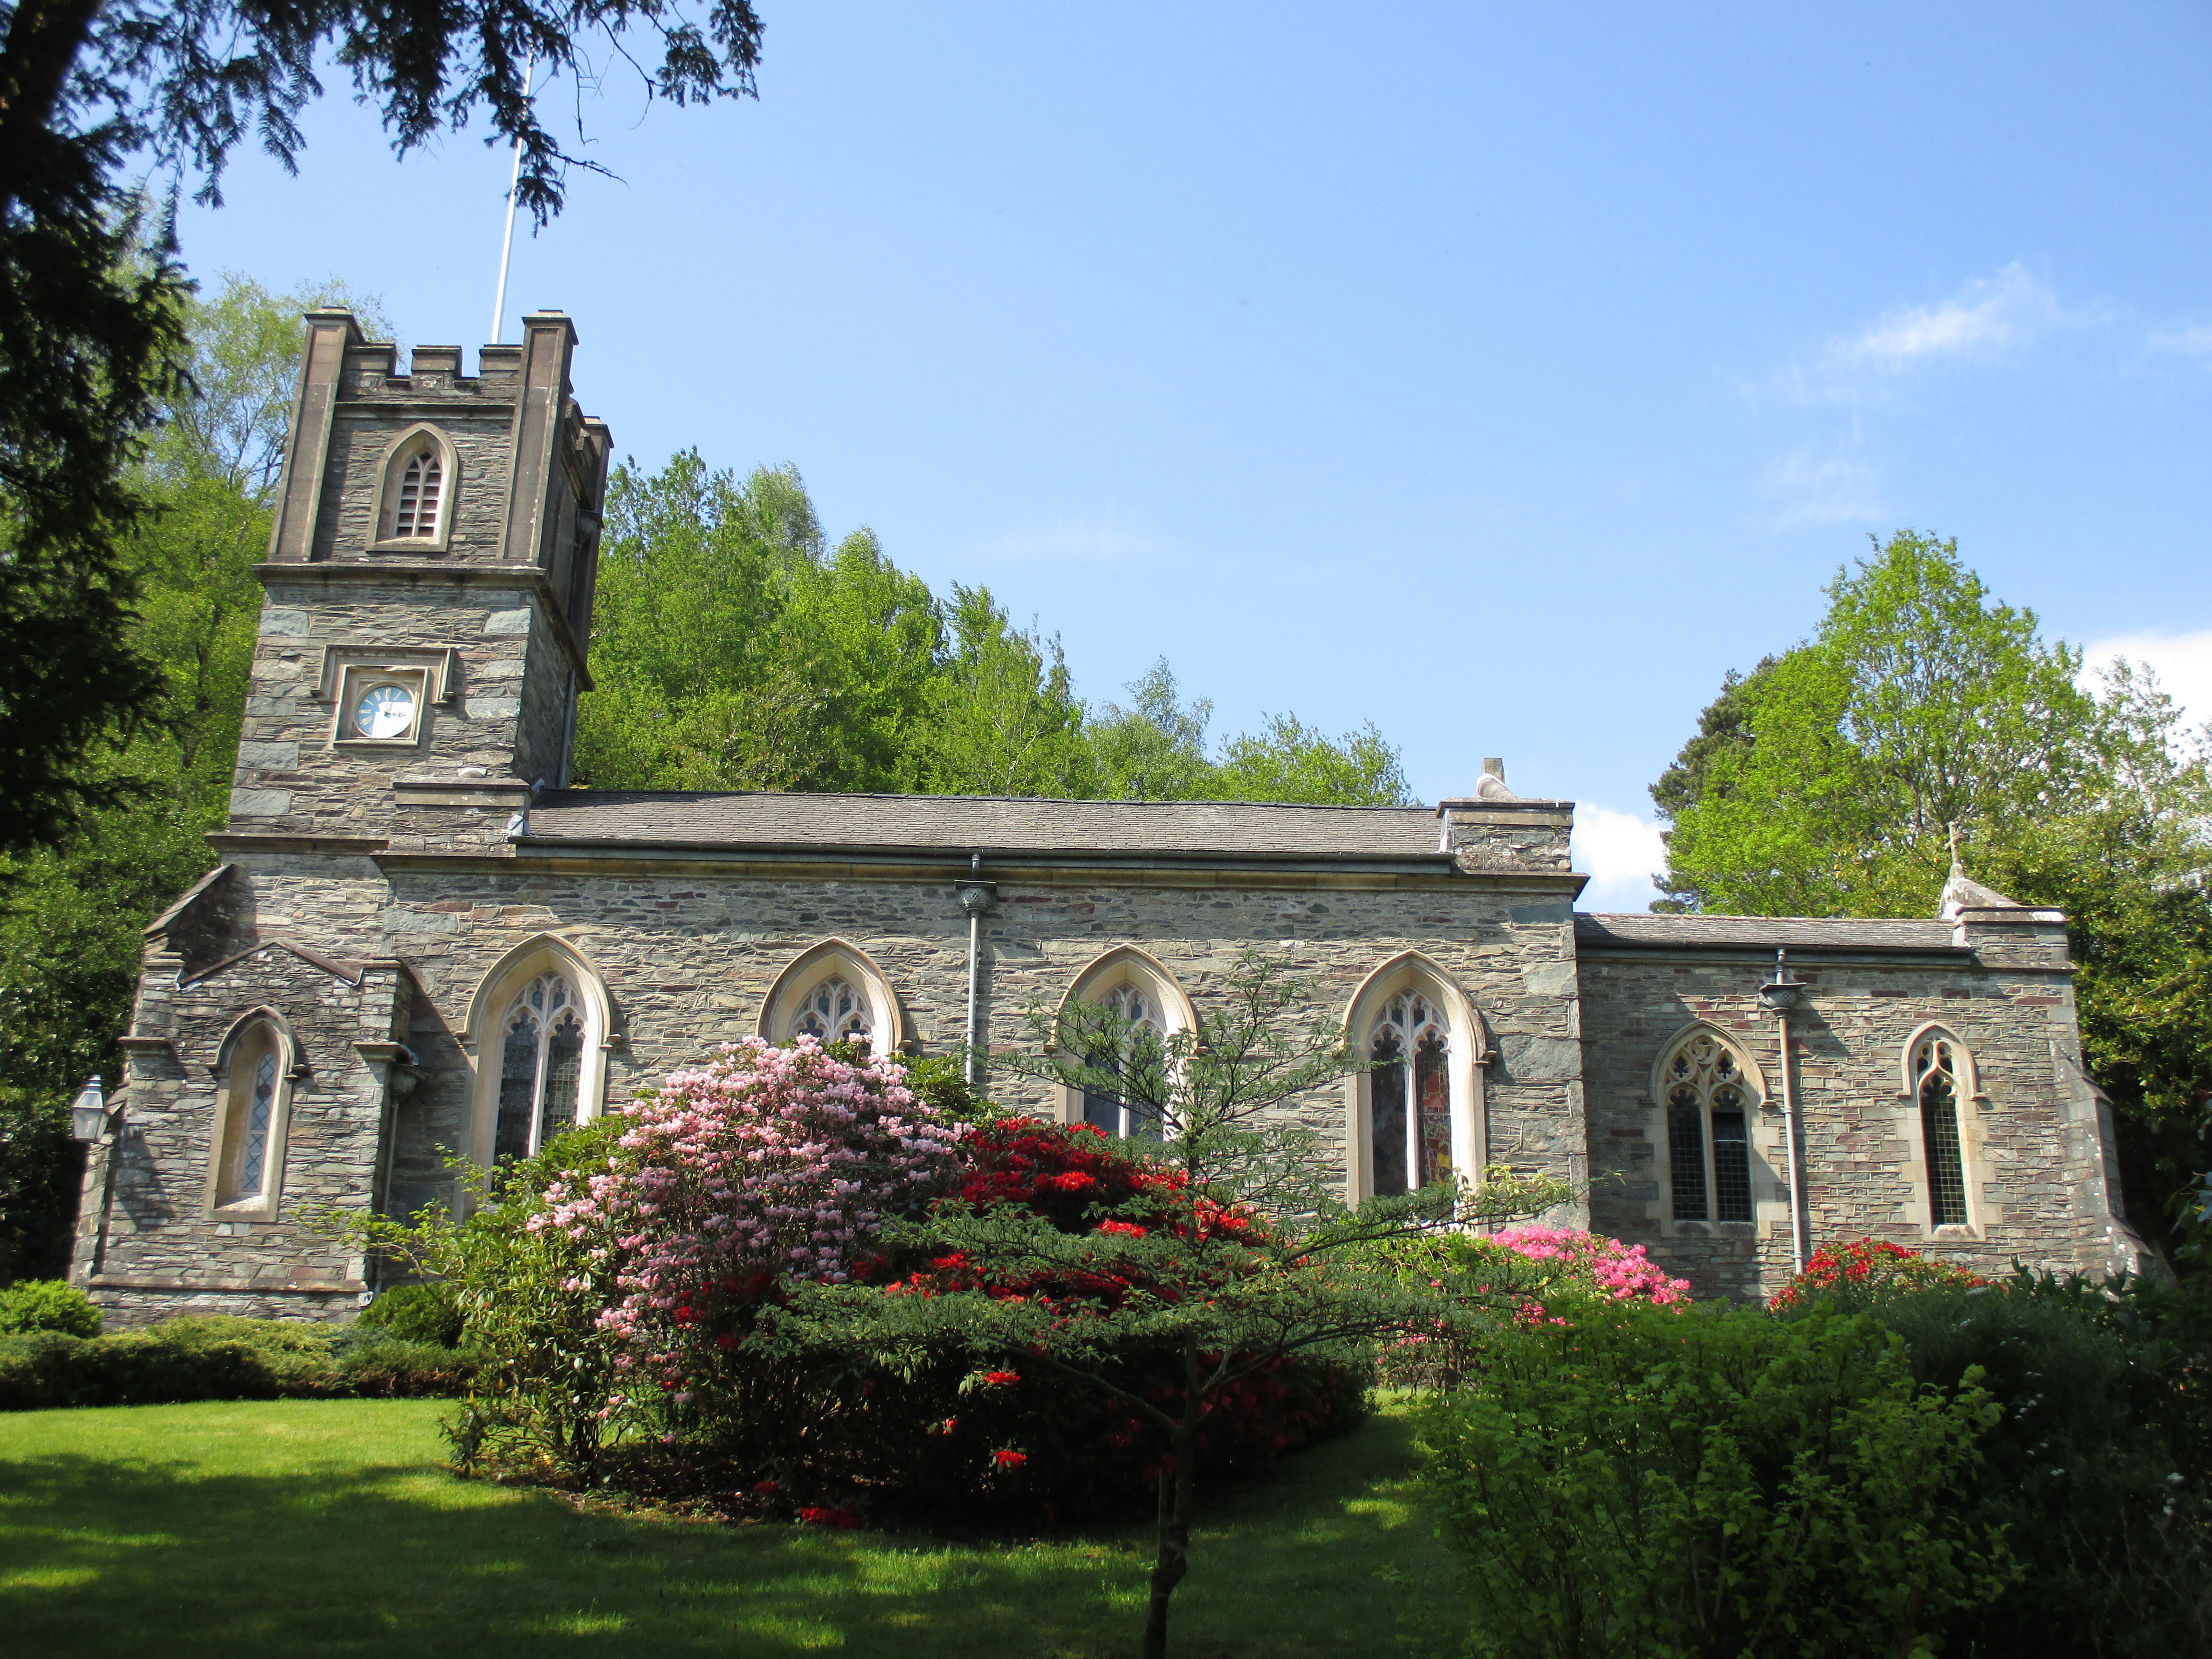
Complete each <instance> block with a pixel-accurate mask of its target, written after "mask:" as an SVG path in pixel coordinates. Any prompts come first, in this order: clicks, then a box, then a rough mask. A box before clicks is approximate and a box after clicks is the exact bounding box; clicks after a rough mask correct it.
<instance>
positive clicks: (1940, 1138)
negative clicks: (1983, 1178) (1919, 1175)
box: [1912, 1031, 1966, 1227]
mask: <svg viewBox="0 0 2212 1659" xmlns="http://www.w3.org/2000/svg"><path fill="white" fill-rule="evenodd" d="M1962 1060H1963V1056H1962V1054H1960V1048H1959V1045H1958V1040H1957V1039H1956V1038H1954V1036H1951V1034H1950V1033H1949V1032H1948V1031H1930V1032H1929V1033H1927V1034H1926V1035H1925V1036H1922V1037H1921V1038H1920V1040H1919V1041H1918V1042H1916V1043H1915V1044H1914V1045H1913V1050H1912V1079H1913V1090H1912V1093H1913V1098H1914V1100H1915V1102H1916V1103H1917V1104H1918V1106H1919V1108H1920V1136H1921V1145H1922V1148H1923V1151H1924V1152H1925V1153H1926V1156H1927V1159H1928V1220H1929V1225H1931V1226H1936V1227H1963V1226H1965V1225H1966V1156H1965V1152H1964V1149H1963V1148H1962V1147H1961V1146H1960V1139H1959V1093H1960V1090H1959V1079H1960V1075H1961V1073H1962V1071H1963V1069H1964V1067H1963V1065H1962Z"/></svg>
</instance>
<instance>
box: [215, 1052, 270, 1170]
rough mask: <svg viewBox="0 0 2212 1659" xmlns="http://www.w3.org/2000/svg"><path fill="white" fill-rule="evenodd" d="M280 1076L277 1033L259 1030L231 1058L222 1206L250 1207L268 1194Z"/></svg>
mask: <svg viewBox="0 0 2212 1659" xmlns="http://www.w3.org/2000/svg"><path fill="white" fill-rule="evenodd" d="M280 1074H281V1065H280V1062H279V1060H278V1057H277V1044H276V1032H275V1031H273V1030H270V1028H269V1027H268V1026H265V1025H263V1026H258V1027H256V1028H255V1030H253V1032H252V1034H251V1035H250V1036H247V1038H246V1041H245V1042H241V1043H240V1045H239V1047H238V1048H237V1049H236V1050H235V1051H234V1053H233V1055H232V1058H231V1062H230V1111H229V1114H228V1122H227V1123H226V1124H225V1125H224V1128H225V1132H226V1133H225V1134H224V1139H225V1141H226V1142H227V1143H228V1144H227V1145H226V1146H224V1148H223V1160H222V1162H223V1174H222V1182H221V1191H220V1193H219V1194H218V1201H220V1202H222V1203H224V1204H240V1203H245V1202H246V1201H248V1200H252V1199H258V1198H260V1197H262V1196H263V1195H264V1194H265V1193H266V1192H267V1190H268V1187H269V1175H270V1164H272V1162H273V1161H274V1160H273V1159H272V1158H270V1138H271V1135H272V1133H273V1132H274V1131H275V1129H276V1089H277V1085H278V1083H279V1082H280V1080H281V1075H280Z"/></svg>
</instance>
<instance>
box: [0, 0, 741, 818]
mask: <svg viewBox="0 0 2212 1659" xmlns="http://www.w3.org/2000/svg"><path fill="white" fill-rule="evenodd" d="M641 32H642V33H647V34H648V35H651V36H653V37H655V38H657V39H658V40H659V44H660V46H661V48H662V51H661V55H660V58H659V64H658V65H657V66H656V67H654V68H653V70H651V71H650V72H649V73H647V75H646V78H647V87H648V88H649V91H650V92H651V93H653V94H658V95H659V96H662V97H665V98H667V99H669V100H671V101H673V102H675V103H678V104H686V103H691V102H695V101H701V100H711V99H714V98H719V97H727V96H735V95H739V94H746V95H750V94H752V93H753V91H754V82H753V74H754V69H755V66H756V65H757V63H758V61H759V56H760V40H761V21H760V19H759V17H758V16H757V15H756V14H755V12H754V11H753V9H752V7H751V5H750V0H709V3H708V5H706V6H705V7H704V8H703V9H700V10H699V11H698V13H697V15H694V14H693V13H692V12H690V11H687V9H685V8H684V6H683V5H682V4H681V3H680V0H574V3H568V4H548V3H538V0H519V3H501V4H496V5H495V4H490V3H485V0H475V3H462V4H458V5H447V6H432V5H426V4H422V3H419V0H408V3H403V4H401V5H399V6H397V7H391V6H370V5H364V4H355V3H340V4H296V3H290V4H288V3H276V4H256V5H239V4H235V3H226V0H183V3H174V4H171V3H157V0H108V3H102V0H0V801H4V803H5V805H4V808H0V853H4V852H11V851H20V850H21V849H22V848H27V847H30V846H33V845H40V844H46V843H50V842H52V840H53V839H54V838H55V837H56V836H58V835H59V834H61V833H62V832H63V831H64V829H66V828H67V826H68V825H69V824H70V823H72V822H73V821H74V820H75V818H76V816H77V815H78V814H79V813H80V812H81V811H83V810H84V809H85V808H86V807H88V806H89V805H98V804H100V803H102V802H108V803H112V802H113V801H115V800H117V799H120V798H121V796H122V795H123V794H125V793H128V792H127V789H126V788H125V784H124V781H123V779H122V778H121V777H119V776H118V774H116V773H115V772H114V771H113V770H112V769H109V768H107V767H106V766H105V765H103V764H100V763H97V762H96V761H94V760H92V759H88V756H89V755H90V753H91V751H92V750H95V749H103V748H104V749H107V750H112V746H113V745H114V744H117V743H120V742H124V741H127V740H128V738H130V736H131V733H132V732H134V731H135V730H136V723H137V720H138V719H139V718H140V717H141V716H142V714H143V708H144V705H145V704H146V703H147V702H149V700H150V699H153V698H155V696H158V695H159V693H160V690H161V671H160V668H159V666H158V665H156V664H155V663H154V662H153V661H151V660H150V659H148V658H147V657H145V656H144V655H143V653H141V652H139V651H137V649H135V648H134V647H133V645H132V643H131V618H132V611H131V604H132V600H133V598H134V591H135V582H134V572H133V569H132V567H131V561H130V557H129V553H128V549H127V547H126V542H127V540H128V538H129V537H130V536H131V532H133V530H134V529H135V527H136V526H137V525H138V524H139V522H140V521H141V520H142V519H143V516H144V515H145V513H147V511H148V510H149V506H150V505H151V502H150V500H149V496H148V495H147V494H146V492H145V489H144V488H143V479H141V478H139V477H136V476H135V475H134V473H133V470H132V468H133V463H134V461H135V459H137V456H138V454H139V453H140V451H141V448H142V447H143V441H144V439H145V437H146V435H147V434H148V432H149V429H150V428H153V427H154V426H155V423H156V422H158V421H159V420H160V419H161V416H162V414H163V411H164V408H165V405H167V404H171V403H173V400H174V398H175V396H176V392H177V388H178V377H179V374H182V373H183V372H184V370H185V367H186V358H187V355H188V353H187V347H186V344H185V337H184V329H185V282H184V277H183V273H182V271H181V270H179V268H178V266H177V264H175V262H174V259H173V252H174V245H173V236H172V235H171V234H170V231H169V227H168V223H167V218H168V216H166V215H165V216H163V223H162V224H161V227H160V228H158V229H157V230H156V231H155V233H154V234H151V235H150V236H147V235H142V234H141V232H142V229H143V217H144V214H143V204H142V203H141V202H140V201H139V199H138V198H137V196H136V195H135V193H134V192H133V191H131V190H129V189H127V188H125V187H124V185H122V184H120V183H119V182H118V181H119V179H120V177H121V174H122V172H123V170H124V168H125V167H126V166H130V165H137V164H139V163H140V162H141V161H143V159H144V158H149V157H150V159H151V160H152V161H153V162H154V163H155V166H156V167H163V168H175V169H177V170H178V171H179V172H182V171H185V170H191V171H194V172H196V173H197V174H198V175H200V177H201V178H202V179H203V184H202V187H201V190H200V192H199V194H200V197H201V198H202V199H203V200H207V201H218V200H220V194H219V191H218V190H217V183H218V180H219V179H220V176H221V173H222V167H223V164H224V162H225V161H226V159H227V158H228V155H229V154H230V151H231V149H233V147H234V145H236V144H237V143H239V142H240V140H241V139H243V138H244V137H246V135H247V134H248V133H249V132H252V133H253V134H255V135H257V136H258V137H259V139H260V142H261V144H262V147H263V148H264V149H266V150H267V151H268V152H269V153H270V154H271V155H274V156H276V158H277V159H278V160H279V161H282V162H283V164H284V165H285V166H286V167H291V166H292V164H293V162H294V160H295V157H296V156H297V155H298V153H299V150H300V148H301V143H302V142H303V138H302V134H301V131H300V128H299V126H298V125H297V123H296V121H295V117H296V116H297V115H298V113H299V112H300V111H301V109H302V108H303V107H304V106H306V104H307V100H309V99H311V98H313V97H315V96H317V95H318V94H320V92H321V91H322V85H321V82H320V81H319V79H318V76H317V65H318V63H319V62H332V61H334V62H336V63H337V64H339V65H340V66H342V67H343V69H344V70H347V71H349V73H350V74H351V76H352V78H353V81H354V85H355V88H356V91H357V92H358V93H359V94H360V95H361V97H362V99H363V100H365V101H374V102H375V103H376V104H377V105H378V106H379V107H380V111H381V112H382V114H383V118H384V121H385V125H386V130H387V131H390V132H391V133H392V135H393V138H394V143H395V144H396V146H397V148H398V149H399V150H400V151H401V152H402V153H404V152H405V151H406V150H408V149H412V148H414V147H415V146H416V145H419V144H422V143H428V141H430V140H431V139H432V138H434V137H437V136H438V135H440V134H441V133H442V132H444V131H447V129H448V128H450V129H452V130H453V131H459V129H460V128H462V127H464V126H465V125H467V123H468V121H469V119H470V118H471V115H472V114H474V113H475V112H477V110H478V109H479V108H481V109H482V110H483V112H485V113H486V114H488V116H489V122H490V126H491V132H490V134H489V137H490V139H491V140H492V141H493V142H495V143H496V142H500V141H502V140H513V141H515V142H517V143H520V146H521V151H522V165H521V169H520V179H519V181H518V186H517V193H518V199H519V200H520V203H521V204H523V205H524V206H526V207H527V208H528V209H529V210H531V212H532V214H533V215H534V216H536V217H537V218H538V222H541V223H543V222H544V221H545V220H546V219H547V218H548V217H549V216H550V215H552V214H553V213H555V212H556V211H558V210H559V208H560V206H561V203H562V191H563V187H564V186H563V180H564V178H565V174H566V171H567V169H568V167H585V168H586V169H589V170H592V171H600V170H602V169H599V167H597V166H596V165H595V164H594V163H592V162H591V161H588V160H584V159H581V158H580V157H578V156H576V155H570V154H569V153H568V152H567V151H564V150H563V149H562V147H561V146H560V144H559V143H556V141H555V139H554V138H553V137H552V136H551V134H550V132H549V131H547V130H546V129H545V128H544V126H542V125H540V124H539V123H538V118H537V115H536V112H535V109H534V107H533V106H532V103H531V101H530V100H528V99H527V98H526V96H525V95H524V92H523V85H524V82H525V80H526V77H527V76H528V74H529V70H530V65H531V64H532V63H533V62H534V63H535V64H538V66H540V68H541V69H544V70H546V71H548V72H549V73H558V72H561V71H562V70H566V71H568V72H569V73H570V74H573V75H576V76H579V78H580V80H587V79H595V78H596V77H597V76H598V73H599V71H598V70H597V69H596V68H595V67H594V66H593V65H592V64H589V63H588V62H587V61H586V58H587V56H588V55H589V54H590V53H591V52H592V51H593V49H594V48H595V47H596V46H599V44H601V43H604V44H605V46H610V47H611V48H612V49H613V50H615V51H616V52H620V53H622V54H623V56H624V57H625V58H629V51H628V46H629V41H630V40H632V39H634V38H635V35H636V34H637V33H641ZM325 54H328V56H325ZM630 61H632V62H633V63H634V62H635V59H634V58H633V59H630ZM641 72H644V71H641Z"/></svg>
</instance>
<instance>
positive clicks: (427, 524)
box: [392, 443, 442, 540]
mask: <svg viewBox="0 0 2212 1659" xmlns="http://www.w3.org/2000/svg"><path fill="white" fill-rule="evenodd" d="M441 477H442V470H441V467H440V466H439V464H438V447H437V446H436V445H435V444H433V443H425V444H423V445H422V447H420V448H418V449H417V450H416V452H415V453H414V454H412V455H410V456H409V457H408V459H407V465H405V466H404V468H403V469H402V470H401V471H400V474H399V495H398V500H397V501H396V502H395V503H394V504H393V507H392V537H393V538H394V539H395V540H396V539H399V538H410V539H415V540H423V539H427V538H429V537H432V536H435V535H436V534H437V533H438V505H439V502H438V487H439V484H440V483H441Z"/></svg>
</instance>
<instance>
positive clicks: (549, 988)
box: [492, 973, 588, 1158]
mask: <svg viewBox="0 0 2212 1659" xmlns="http://www.w3.org/2000/svg"><path fill="white" fill-rule="evenodd" d="M587 1024H588V1019H587V1017H586V1012H585V1009H584V1007H583V1006H582V1004H581V1003H580V1001H579V1000H578V999H577V996H576V991H575V987H574V986H573V985H571V984H570V983H569V982H568V979H567V977H566V976H565V975H562V974H559V973H550V974H542V975H539V976H538V977H537V978H536V979H533V980H532V981H530V983H529V984H527V985H526V986H525V987H523V988H522V990H521V991H520V993H519V994H517V995H516V997H515V999H514V1000H513V1004H512V1005H510V1006H509V1007H508V1009H507V1018H506V1019H505V1020H504V1021H502V1022H501V1041H500V1051H499V1053H500V1060H499V1119H498V1124H497V1127H496V1128H495V1131H494V1133H493V1138H492V1156H493V1157H494V1158H530V1157H533V1156H535V1155H536V1153H537V1152H538V1151H539V1150H540V1149H541V1148H543V1147H544V1146H545V1145H546V1143H547V1142H549V1141H550V1140H552V1139H554V1138H555V1137H556V1136H557V1135H560V1134H562V1133H565V1132H566V1131H568V1130H569V1129H572V1128H574V1127H575V1124H576V1117H577V1110H578V1107H579V1105H580V1094H581V1084H582V1079H583V1059H584V1039H585V1035H586V1025H587Z"/></svg>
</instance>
